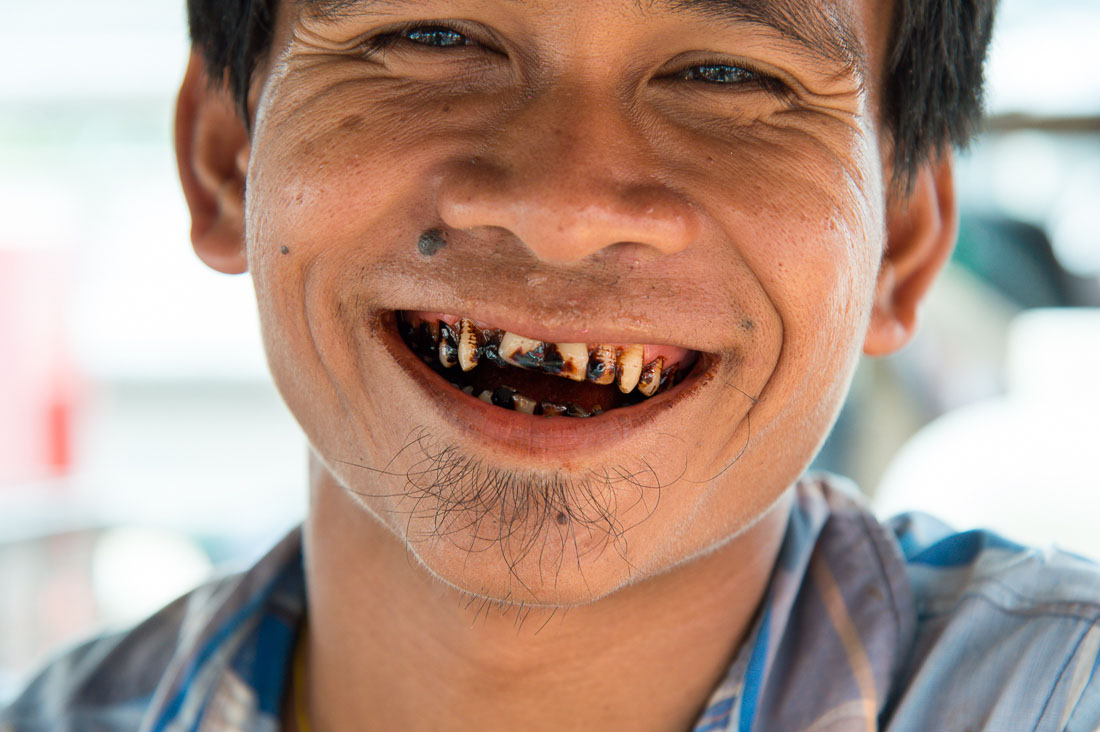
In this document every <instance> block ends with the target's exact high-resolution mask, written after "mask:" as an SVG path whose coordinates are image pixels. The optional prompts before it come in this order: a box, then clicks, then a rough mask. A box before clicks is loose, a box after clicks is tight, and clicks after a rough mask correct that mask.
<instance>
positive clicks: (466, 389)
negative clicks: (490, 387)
mask: <svg viewBox="0 0 1100 732" xmlns="http://www.w3.org/2000/svg"><path fill="white" fill-rule="evenodd" d="M462 393H463V394H466V395H468V396H473V395H474V387H472V386H464V387H462Z"/></svg>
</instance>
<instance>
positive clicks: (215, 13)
mask: <svg viewBox="0 0 1100 732" xmlns="http://www.w3.org/2000/svg"><path fill="white" fill-rule="evenodd" d="M287 1H288V2H298V3H305V4H309V3H311V2H314V1H315V0H287ZM277 2H278V0H188V3H187V5H188V22H189V24H190V28H191V40H192V42H193V43H194V45H195V46H196V48H198V49H199V51H200V52H201V53H202V56H203V58H204V60H205V61H206V68H207V70H208V74H209V76H210V78H211V80H212V81H213V82H215V83H218V84H223V83H224V84H227V85H228V87H229V89H230V90H231V92H232V93H233V95H234V98H235V100H236V102H237V104H238V107H239V108H240V110H241V111H242V115H243V116H244V117H245V121H246V122H247V117H248V114H247V104H248V90H249V86H250V83H251V80H252V74H253V72H254V71H255V69H256V66H257V64H258V63H259V62H260V60H261V59H262V58H263V57H264V55H265V54H266V53H267V52H268V50H269V48H270V46H271V40H272V30H273V20H274V17H275V8H276V3H277ZM896 2H897V7H896V9H895V10H896V12H895V21H894V30H893V39H892V40H893V45H892V49H891V52H890V54H889V58H888V63H887V68H886V70H885V78H884V79H883V90H884V94H883V115H884V119H883V122H884V123H885V124H886V126H887V130H888V132H889V134H890V141H891V143H892V145H893V155H894V171H893V182H894V185H895V186H897V187H898V188H899V189H900V190H902V191H908V190H909V189H910V187H911V186H912V182H913V179H914V177H915V176H916V173H917V170H918V169H919V168H920V166H921V165H922V164H923V163H924V162H925V161H927V160H929V159H931V158H934V157H936V156H938V155H939V154H940V153H942V152H943V151H944V149H945V148H947V147H948V146H950V145H954V146H957V147H962V146H965V145H966V143H967V142H968V141H969V140H970V138H971V136H972V135H973V134H974V132H975V131H976V130H977V128H978V126H979V124H980V121H981V116H982V87H983V76H984V74H983V71H984V68H983V67H984V64H985V54H986V49H987V48H988V46H989V38H990V34H991V33H992V29H993V10H994V6H995V4H996V0H896Z"/></svg>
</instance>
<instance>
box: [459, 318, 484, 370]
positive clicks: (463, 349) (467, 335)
mask: <svg viewBox="0 0 1100 732" xmlns="http://www.w3.org/2000/svg"><path fill="white" fill-rule="evenodd" d="M477 340H478V339H477V328H475V327H474V324H473V321H471V320H470V319H469V318H463V319H462V322H460V323H459V329H458V365H459V366H461V367H462V370H463V371H470V370H471V369H473V368H474V367H475V366H477V362H478V361H479V360H480V358H481V356H480V354H479V353H478V342H477Z"/></svg>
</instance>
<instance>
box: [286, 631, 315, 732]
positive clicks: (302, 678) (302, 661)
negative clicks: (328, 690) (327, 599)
mask: <svg viewBox="0 0 1100 732" xmlns="http://www.w3.org/2000/svg"><path fill="white" fill-rule="evenodd" d="M305 641H306V634H305V629H304V628H303V630H302V635H301V637H300V638H299V639H298V642H297V643H296V644H295V648H294V669H293V678H292V680H291V684H293V686H294V688H293V692H294V715H295V718H296V719H297V722H298V732H313V727H311V726H310V724H309V699H308V698H307V696H306V642H305Z"/></svg>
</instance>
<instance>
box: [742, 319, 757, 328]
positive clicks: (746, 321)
mask: <svg viewBox="0 0 1100 732" xmlns="http://www.w3.org/2000/svg"><path fill="white" fill-rule="evenodd" d="M741 327H742V328H744V329H745V330H752V329H753V328H755V327H756V323H754V322H752V321H751V320H749V319H748V318H745V319H744V320H742V321H741Z"/></svg>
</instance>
